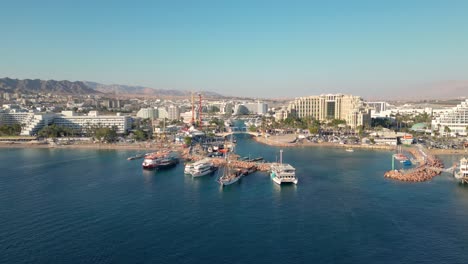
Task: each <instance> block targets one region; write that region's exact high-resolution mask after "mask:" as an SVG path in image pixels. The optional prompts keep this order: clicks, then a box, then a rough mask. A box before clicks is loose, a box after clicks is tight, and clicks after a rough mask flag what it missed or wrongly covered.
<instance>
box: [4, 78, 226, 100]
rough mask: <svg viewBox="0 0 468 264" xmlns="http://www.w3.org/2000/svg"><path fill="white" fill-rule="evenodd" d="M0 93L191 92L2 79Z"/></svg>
mask: <svg viewBox="0 0 468 264" xmlns="http://www.w3.org/2000/svg"><path fill="white" fill-rule="evenodd" d="M0 92H10V93H16V92H19V93H39V92H42V93H54V94H61V95H86V94H109V95H121V96H124V95H126V96H138V95H140V96H142V95H143V96H159V97H188V96H190V95H191V92H190V91H181V90H170V89H154V88H150V87H143V86H131V85H120V84H109V85H108V84H101V83H97V82H89V81H76V82H70V81H66V80H64V81H56V80H39V79H34V80H31V79H24V80H19V79H11V78H8V77H7V78H0ZM201 93H202V94H203V96H204V97H211V98H222V97H223V96H222V95H220V94H218V93H215V92H209V91H202V92H201Z"/></svg>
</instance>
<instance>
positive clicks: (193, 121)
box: [192, 92, 195, 125]
mask: <svg viewBox="0 0 468 264" xmlns="http://www.w3.org/2000/svg"><path fill="white" fill-rule="evenodd" d="M193 124H195V101H194V98H193V92H192V125H193Z"/></svg>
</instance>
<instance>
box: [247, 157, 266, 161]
mask: <svg viewBox="0 0 468 264" xmlns="http://www.w3.org/2000/svg"><path fill="white" fill-rule="evenodd" d="M261 160H263V157H258V158H253V159H250V160H249V161H252V162H255V161H261Z"/></svg>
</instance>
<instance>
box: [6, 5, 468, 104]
mask: <svg viewBox="0 0 468 264" xmlns="http://www.w3.org/2000/svg"><path fill="white" fill-rule="evenodd" d="M2 9H3V11H4V12H3V14H2V16H1V17H0V22H1V23H0V29H1V31H2V32H4V36H5V37H4V38H3V39H2V41H1V42H0V56H1V58H2V60H1V61H0V74H1V75H3V76H5V77H10V78H19V79H36V78H37V79H54V80H70V81H92V82H98V83H103V84H123V85H131V86H144V87H150V88H155V89H175V90H189V91H190V90H206V91H212V92H217V93H220V94H223V95H229V96H246V97H261V98H294V97H299V96H307V95H318V94H324V93H346V94H355V95H360V96H362V97H366V98H381V99H385V98H388V99H404V98H407V99H417V98H420V99H426V98H441V97H443V98H450V97H459V96H465V95H468V77H467V76H466V69H467V68H468V51H467V50H466V48H465V47H466V46H467V44H468V35H466V34H464V33H465V31H466V29H465V25H467V24H468V17H467V16H466V13H467V11H468V2H466V1H450V2H442V1H411V2H408V1H392V2H391V3H390V2H388V3H385V2H376V1H349V2H343V1H327V2H321V1H320V2H315V1H295V2H294V3H285V2H279V1H236V2H222V3H221V2H220V1H196V2H195V1H193V2H192V1H171V2H153V1H140V2H138V3H126V2H123V1H122V2H121V1H112V2H107V3H106V2H99V3H95V2H94V1H80V2H77V3H75V2H66V1H40V2H36V1H22V2H21V3H18V2H8V3H4V4H3V6H2Z"/></svg>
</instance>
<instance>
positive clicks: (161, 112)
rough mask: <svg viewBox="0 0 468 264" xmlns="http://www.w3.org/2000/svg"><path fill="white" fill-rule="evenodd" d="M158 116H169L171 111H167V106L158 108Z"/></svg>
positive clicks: (162, 117) (161, 117) (160, 117)
mask: <svg viewBox="0 0 468 264" xmlns="http://www.w3.org/2000/svg"><path fill="white" fill-rule="evenodd" d="M158 118H159V119H164V118H169V113H168V112H167V109H166V108H165V107H159V108H158Z"/></svg>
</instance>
